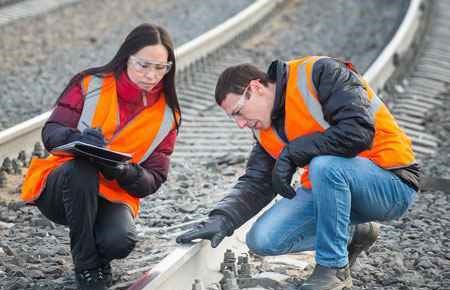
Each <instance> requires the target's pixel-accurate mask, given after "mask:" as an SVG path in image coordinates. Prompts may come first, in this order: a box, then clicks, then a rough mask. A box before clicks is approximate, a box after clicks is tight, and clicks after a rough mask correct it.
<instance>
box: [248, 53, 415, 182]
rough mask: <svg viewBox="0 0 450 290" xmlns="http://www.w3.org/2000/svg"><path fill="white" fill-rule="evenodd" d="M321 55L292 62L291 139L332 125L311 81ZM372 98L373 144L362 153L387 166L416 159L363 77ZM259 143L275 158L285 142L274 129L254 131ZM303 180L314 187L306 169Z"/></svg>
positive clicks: (287, 111) (289, 91) (288, 92)
mask: <svg viewBox="0 0 450 290" xmlns="http://www.w3.org/2000/svg"><path fill="white" fill-rule="evenodd" d="M320 58H321V57H316V56H309V57H305V58H301V59H298V60H293V61H291V62H289V65H288V70H289V71H288V83H287V86H286V93H285V95H286V97H285V122H284V126H285V128H284V130H285V134H286V137H287V139H288V141H292V140H294V139H296V138H298V137H301V136H305V135H309V134H311V133H317V132H324V131H325V130H326V129H327V128H329V127H330V125H329V123H328V122H327V121H326V120H325V119H324V115H323V111H322V106H321V104H320V102H319V98H318V95H317V90H316V88H315V86H314V83H313V80H312V75H313V74H312V69H313V65H314V63H315V62H316V61H317V60H319V59H320ZM355 75H356V76H357V77H358V78H359V79H360V81H361V82H362V85H363V88H364V90H365V91H366V92H367V98H368V101H369V108H368V112H369V115H370V117H371V118H372V119H373V120H374V124H375V136H374V141H373V147H372V148H371V149H369V150H366V151H363V152H361V153H360V154H359V156H361V157H365V158H368V159H370V160H372V161H373V162H374V163H375V164H377V165H379V166H380V167H383V168H386V169H392V168H397V167H404V166H408V165H410V164H412V163H414V162H415V159H414V154H413V152H412V146H411V141H410V139H409V138H408V137H407V136H406V134H405V133H404V132H403V131H402V130H401V129H400V127H399V126H398V125H397V123H396V122H395V120H394V118H393V117H392V115H391V114H390V112H389V110H388V109H387V107H386V106H385V105H384V103H383V102H382V101H381V100H380V98H378V96H377V95H376V94H375V92H374V91H373V90H372V89H371V88H370V86H369V85H368V84H367V81H366V80H364V79H363V78H362V77H360V76H358V75H357V74H356V73H355ZM255 136H256V138H257V139H258V142H259V143H260V145H261V146H262V147H263V148H264V149H265V150H266V151H267V152H268V153H269V154H270V155H271V156H272V157H273V158H275V159H277V158H278V157H279V154H280V153H281V151H282V150H283V148H284V146H285V145H286V144H285V142H283V140H282V139H281V138H280V137H279V136H278V134H277V132H276V130H275V129H274V128H268V129H265V130H255ZM305 169H306V170H305V171H304V173H303V175H302V178H301V182H302V184H303V186H304V187H306V188H311V184H310V181H309V178H308V170H307V167H306V168H305Z"/></svg>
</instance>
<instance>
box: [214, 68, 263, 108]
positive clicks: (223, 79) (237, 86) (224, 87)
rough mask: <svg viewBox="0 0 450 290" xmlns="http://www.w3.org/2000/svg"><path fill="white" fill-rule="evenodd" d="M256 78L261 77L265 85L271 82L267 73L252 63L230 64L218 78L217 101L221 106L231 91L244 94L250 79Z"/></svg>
mask: <svg viewBox="0 0 450 290" xmlns="http://www.w3.org/2000/svg"><path fill="white" fill-rule="evenodd" d="M256 79H259V80H260V82H261V83H262V84H263V85H264V86H267V85H268V83H269V78H268V76H267V74H266V73H265V72H263V71H261V70H260V69H258V68H257V67H256V66H254V65H252V64H249V63H244V64H238V65H235V66H230V67H229V68H227V69H225V70H224V71H223V72H222V73H221V74H220V76H219V79H218V80H217V85H216V92H215V98H216V103H217V104H218V105H219V106H220V105H221V104H222V102H223V100H224V99H225V97H226V95H227V94H229V93H233V94H237V95H240V94H242V93H243V92H244V90H245V87H246V86H247V85H248V84H249V83H250V81H251V80H256Z"/></svg>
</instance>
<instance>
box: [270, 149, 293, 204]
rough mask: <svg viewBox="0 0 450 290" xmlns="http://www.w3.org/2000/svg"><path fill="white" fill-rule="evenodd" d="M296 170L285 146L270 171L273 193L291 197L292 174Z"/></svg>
mask: <svg viewBox="0 0 450 290" xmlns="http://www.w3.org/2000/svg"><path fill="white" fill-rule="evenodd" d="M296 170H297V165H296V164H295V163H294V162H293V161H292V160H291V158H290V157H289V151H288V148H287V146H286V147H285V148H284V149H283V151H281V154H280V157H279V158H278V160H277V161H276V162H275V167H274V168H273V171H272V187H273V190H274V192H275V193H278V194H280V195H281V196H283V197H285V198H288V199H293V198H294V197H295V190H294V189H293V188H292V186H291V181H292V176H293V175H294V173H295V171H296Z"/></svg>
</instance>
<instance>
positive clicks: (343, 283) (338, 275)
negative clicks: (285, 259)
mask: <svg viewBox="0 0 450 290" xmlns="http://www.w3.org/2000/svg"><path fill="white" fill-rule="evenodd" d="M352 285H353V284H352V277H351V276H350V268H349V267H348V265H347V266H345V267H344V268H328V267H324V266H321V265H319V264H317V265H316V267H315V268H314V271H313V272H312V274H311V276H309V278H308V279H306V281H305V282H304V283H303V285H302V286H301V287H300V290H342V289H351V288H352Z"/></svg>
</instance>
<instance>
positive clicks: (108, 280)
mask: <svg viewBox="0 0 450 290" xmlns="http://www.w3.org/2000/svg"><path fill="white" fill-rule="evenodd" d="M100 271H102V273H103V277H104V278H105V285H106V286H108V287H111V286H112V269H111V263H110V262H106V263H104V264H103V265H102V266H101V267H100Z"/></svg>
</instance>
